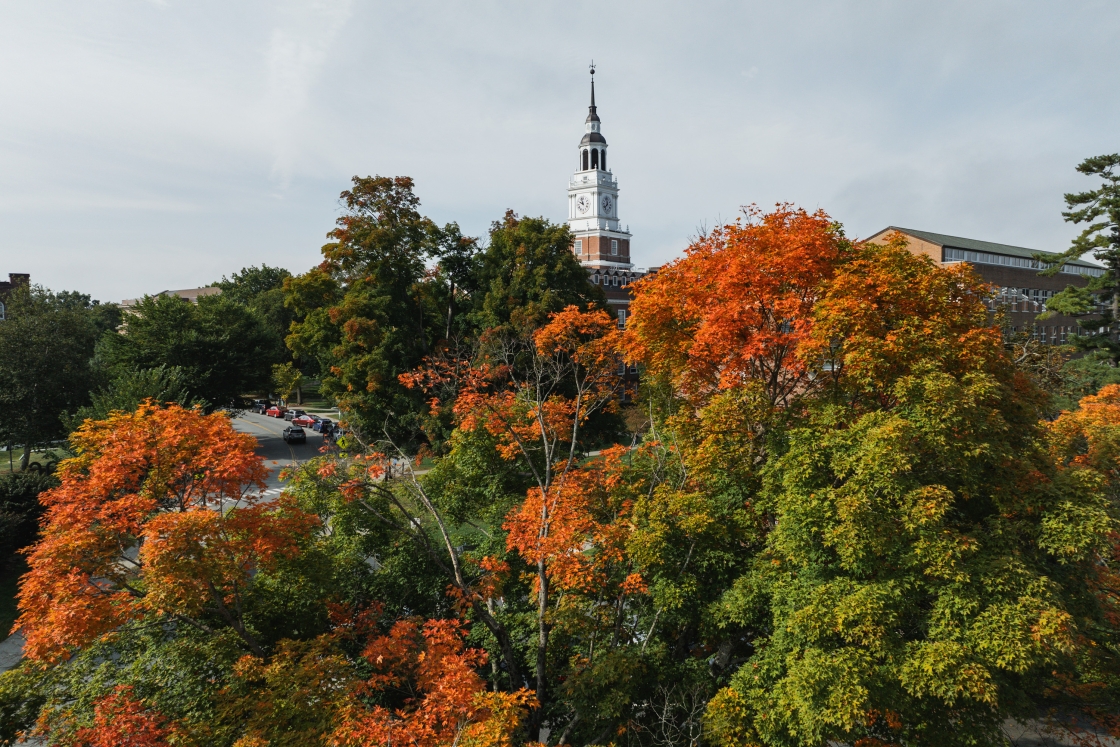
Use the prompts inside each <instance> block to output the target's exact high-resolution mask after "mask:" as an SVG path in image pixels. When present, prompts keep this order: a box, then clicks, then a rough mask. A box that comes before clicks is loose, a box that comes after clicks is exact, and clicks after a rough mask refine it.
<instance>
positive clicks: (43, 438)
mask: <svg viewBox="0 0 1120 747" xmlns="http://www.w3.org/2000/svg"><path fill="white" fill-rule="evenodd" d="M82 298H85V299H86V300H84V301H83V300H81V298H79V299H77V300H75V298H74V296H73V295H67V294H62V295H59V294H54V293H51V292H50V291H48V290H46V289H44V288H41V287H39V286H33V287H30V288H18V289H16V290H15V291H13V292H12V293H11V294H10V295H9V296H8V299H7V307H8V310H7V319H6V320H5V321H3V322H0V409H2V410H3V412H4V417H3V418H2V419H0V436H2V437H3V440H4V441H6V442H7V443H9V444H12V443H16V444H21V445H22V446H23V456H22V457H21V458H20V467H21V469H26V468H27V467H28V465H29V464H30V460H31V450H32V448H33V446H34V445H36V444H43V443H47V442H50V441H54V440H57V439H59V438H62V437H63V436H64V435H65V432H64V429H63V423H62V420H61V416H62V415H63V414H64V413H66V412H68V411H73V410H74V409H75V408H77V407H78V406H80V405H83V404H85V403H86V401H87V400H88V397H89V391H90V389H91V388H92V385H93V383H94V381H95V377H94V369H93V366H92V365H91V361H92V359H93V354H94V346H95V344H96V341H97V337H98V334H99V329H98V323H97V318H96V317H95V316H94V315H93V314H92V313H91V311H90V306H91V304H88V303H87V301H88V297H82Z"/></svg>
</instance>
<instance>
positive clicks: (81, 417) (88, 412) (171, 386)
mask: <svg viewBox="0 0 1120 747" xmlns="http://www.w3.org/2000/svg"><path fill="white" fill-rule="evenodd" d="M149 399H153V400H155V401H156V402H160V403H168V402H174V403H176V404H179V405H183V406H184V407H194V406H195V405H198V406H200V407H206V406H207V403H206V402H205V401H204V400H201V399H197V398H195V397H193V396H192V395H191V393H190V391H189V389H188V375H187V373H186V372H185V371H184V370H183V369H181V368H179V367H177V366H166V365H159V366H157V367H155V368H145V369H139V370H134V369H125V370H119V371H116V372H115V373H114V375H113V376H112V378H111V379H110V381H109V383H108V384H107V385H105V386H104V387H102V388H100V389H98V390H97V391H95V392H90V403H89V404H88V405H85V406H83V407H79V408H78V410H77V412H75V413H74V414H73V415H72V416H69V417H66V418H64V420H65V422H66V427H67V429H68V430H69V431H70V432H73V431H76V430H78V428H79V427H81V425H82V423H83V422H84V421H86V420H90V419H92V420H101V419H103V418H107V417H108V416H109V413H111V412H115V411H121V412H132V411H133V410H135V409H136V408H137V407H139V406H140V404H141V403H142V402H144V401H145V400H149Z"/></svg>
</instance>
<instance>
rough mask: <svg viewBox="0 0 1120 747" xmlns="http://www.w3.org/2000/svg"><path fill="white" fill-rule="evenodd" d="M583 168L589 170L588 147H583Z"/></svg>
mask: <svg viewBox="0 0 1120 747" xmlns="http://www.w3.org/2000/svg"><path fill="white" fill-rule="evenodd" d="M583 170H584V171H587V148H584V149H583Z"/></svg>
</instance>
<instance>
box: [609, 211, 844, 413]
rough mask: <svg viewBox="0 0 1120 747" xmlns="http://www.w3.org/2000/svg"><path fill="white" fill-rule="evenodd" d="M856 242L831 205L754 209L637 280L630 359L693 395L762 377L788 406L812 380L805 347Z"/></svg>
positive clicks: (771, 397)
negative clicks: (828, 288)
mask: <svg viewBox="0 0 1120 747" xmlns="http://www.w3.org/2000/svg"><path fill="white" fill-rule="evenodd" d="M847 247H848V242H847V241H846V240H845V239H844V236H843V233H842V232H841V231H840V229H839V227H838V226H837V225H836V224H835V223H834V222H833V220H832V219H831V218H830V217H829V216H828V215H826V214H825V213H824V212H823V211H819V210H818V211H817V212H815V213H812V214H810V213H808V212H806V211H805V210H803V209H798V208H794V207H792V206H791V205H779V206H777V208H776V209H775V210H774V211H773V212H770V213H765V214H764V213H762V212H761V211H760V210H759V209H757V208H755V207H751V208H748V209H747V210H746V216H745V219H741V220H738V221H736V222H735V223H732V224H729V225H726V226H722V227H720V228H717V229H715V230H714V231H712V232H711V233H709V234H707V235H706V236H702V237H701V238H699V239H698V240H697V241H695V242H694V243H693V244H692V245H691V246H689V247H688V249H687V250H685V256H684V257H683V258H682V259H680V260H677V261H675V262H672V263H670V264H668V265H666V266H665V267H663V268H661V270H659V271H658V272H657V274H655V275H653V276H651V277H648V278H645V279H643V280H640V281H638V282H637V283H636V284H635V285H634V293H635V296H634V299H633V301H632V303H631V306H630V311H631V315H632V316H631V320H630V321H629V322H628V324H627V329H626V338H625V347H626V352H627V355H628V356H629V357H630V358H632V359H634V360H638V361H641V362H643V363H644V364H645V366H646V370H647V372H648V373H649V374H651V375H653V376H654V377H663V378H664V379H666V380H667V381H668V382H669V383H670V384H671V385H672V386H673V387H674V389H676V390H678V391H679V393H681V394H683V395H685V396H686V397H689V398H698V399H699V401H703V400H705V399H707V398H708V397H710V396H711V395H712V394H714V393H715V392H717V391H719V390H720V389H727V388H731V387H735V386H738V385H741V384H744V383H746V382H747V381H757V382H762V383H763V384H764V386H765V392H766V394H767V397H768V398H769V400H770V402H771V403H772V404H774V405H778V406H782V405H785V404H786V403H787V402H788V401H789V399H790V397H791V396H792V395H794V394H795V393H797V392H798V391H799V390H802V389H804V387H805V386H806V385H807V384H808V383H809V380H810V371H809V368H808V367H807V366H806V364H805V362H804V361H803V360H802V359H801V358H800V357H799V356H798V352H799V348H800V346H801V345H802V344H803V343H804V342H805V341H806V340H808V339H809V336H810V334H811V331H812V325H813V313H812V312H813V307H814V304H815V303H816V301H817V299H818V298H819V296H820V293H821V285H822V283H823V282H824V281H826V280H828V279H829V278H831V277H832V275H833V273H834V272H835V269H836V265H837V263H838V262H839V261H840V260H841V259H842V258H843V257H844V256H845V250H846V249H847Z"/></svg>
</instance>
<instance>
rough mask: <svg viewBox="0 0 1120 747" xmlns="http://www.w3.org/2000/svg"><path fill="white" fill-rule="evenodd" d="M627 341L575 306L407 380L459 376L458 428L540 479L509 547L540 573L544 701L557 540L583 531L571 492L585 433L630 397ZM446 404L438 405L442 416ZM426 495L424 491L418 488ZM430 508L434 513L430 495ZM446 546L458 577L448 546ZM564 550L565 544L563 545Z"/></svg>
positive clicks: (539, 659) (539, 678) (422, 382)
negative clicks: (598, 415)
mask: <svg viewBox="0 0 1120 747" xmlns="http://www.w3.org/2000/svg"><path fill="white" fill-rule="evenodd" d="M619 341H620V335H619V332H618V329H617V326H616V324H615V323H614V321H613V320H612V319H611V318H610V316H609V315H608V314H607V313H606V312H604V311H598V310H595V311H582V310H580V309H579V308H578V307H575V306H569V307H567V308H565V309H563V310H562V311H559V312H557V313H555V314H553V315H552V316H551V317H550V319H549V321H548V323H547V324H545V325H544V326H542V327H541V328H539V329H536V330H527V331H525V332H523V333H522V334H520V335H517V336H513V337H509V336H492V337H489V338H485V339H483V341H482V343H481V349H480V353H479V356H478V357H477V359H476V360H473V361H469V362H464V361H429V363H428V365H427V366H425V367H423V368H421V369H420V370H418V371H416V372H414V373H412V374H409V375H407V376H402V377H401V380H402V381H404V382H405V384H406V385H408V386H421V387H424V388H425V389H428V390H431V389H434V388H436V387H437V386H440V385H445V384H446V382H447V381H448V380H449V379H452V378H453V379H454V380H455V382H456V386H455V391H456V398H455V403H454V407H453V411H454V414H455V417H456V423H457V425H458V427H459V428H460V429H462V430H464V431H472V430H476V429H479V428H482V429H485V430H486V431H487V432H488V433H489V434H490V435H492V436H494V437H495V438H497V439H498V450H499V453H501V455H502V456H503V457H504V458H506V459H520V460H521V461H520V463H521V464H523V465H525V466H526V468H527V469H529V470H530V471H531V473H532V476H533V480H534V482H535V483H536V486H535V488H534V489H533V490H532V491H530V495H529V497H528V499H527V502H526V504H525V506H523V507H522V509H521V510H520V513H519V516H521V517H522V519H523V518H524V517H525V513H526V511H528V510H530V509H528V508H526V507H527V506H531V513H532V515H533V518H532V521H531V522H528V523H527V522H525V521H523V520H519V519H514V520H513V521H514V523H515V524H516V525H517V526H518V527H519V528H520V532H519V534H518V540H516V541H513V540H511V543H513V544H511V545H510V548H511V549H517V550H519V551H523V557H525V558H526V559H527V560H528V561H529V562H530V563H532V564H533V565H535V566H536V574H535V579H534V586H535V592H536V608H537V609H536V617H537V641H536V657H535V658H536V665H535V669H536V697H537V699H538V701H539V702H542V703H543V702H545V701H546V700H547V697H548V682H547V676H546V669H547V657H548V640H549V630H550V625H549V623H548V620H547V616H548V610H549V604H550V598H551V597H550V593H551V592H550V583H551V580H552V572H551V568H550V562H549V559H550V556H551V554H552V552H551V551H552V550H555V549H556V545H557V543H556V542H554V539H553V538H554V537H555V536H556V535H559V536H561V537H566V536H567V535H569V534H570V533H572V532H575V533H578V530H576V529H574V528H572V527H569V526H567V525H568V524H570V523H571V522H573V521H575V522H578V521H581V520H582V519H583V517H584V512H582V511H581V510H579V509H578V508H576V507H575V506H573V505H571V504H570V503H569V502H568V498H570V497H571V496H572V495H574V494H576V493H578V489H576V490H574V491H573V490H572V489H571V488H570V487H569V486H570V485H571V483H572V482H573V481H575V482H578V478H577V477H576V475H577V474H578V472H579V470H578V468H577V459H578V457H579V456H580V451H579V449H580V433H581V429H582V428H583V426H584V425H585V424H586V423H587V421H588V419H589V418H590V417H591V416H592V415H593V414H594V413H595V412H598V411H600V410H603V409H606V408H611V407H614V406H615V404H616V402H617V399H618V398H619V396H620V395H621V380H620V378H619V377H618V375H617V368H618V363H619V361H620V356H619V352H618V351H619ZM439 404H440V403H439V402H438V401H433V402H432V406H433V409H435V408H437V407H439ZM417 489H418V490H420V491H422V490H423V488H422V487H420V486H419V485H418V484H417ZM424 503H425V505H431V501H430V500H428V499H427V498H426V497H425V498H424ZM433 513H434V512H433ZM441 527H442V524H441ZM444 536H445V537H447V535H446V533H445V535H444ZM446 545H447V549H448V552H449V554H450V555H451V556H452V558H453V563H455V567H456V569H458V567H459V564H458V561H457V560H455V559H454V556H455V552H454V551H453V549H452V547H451V542H450V540H449V539H447V540H446ZM565 545H566V542H565V540H563V539H562V540H561V541H560V542H559V546H565ZM456 572H457V573H458V570H456ZM456 583H457V585H458V587H459V588H460V590H461V592H462V593H464V594H467V595H468V596H471V597H475V596H477V592H476V591H474V590H471V589H470V588H469V586H468V585H467V584H466V583H463V582H460V581H457V582H456ZM478 611H479V612H480V613H481V609H478ZM488 618H489V619H493V617H492V616H490V615H486V614H483V619H484V620H485V619H488ZM487 624H488V625H491V626H492V629H495V628H497V627H499V626H501V624H500V623H498V622H497V620H496V619H495V620H493V623H490V622H488V623H487ZM496 635H499V634H498V633H496ZM503 636H508V633H506V632H505V631H504V630H503V631H502V632H501V633H500V635H499V640H502V637H503ZM507 665H508V664H507ZM514 666H515V665H514Z"/></svg>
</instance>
